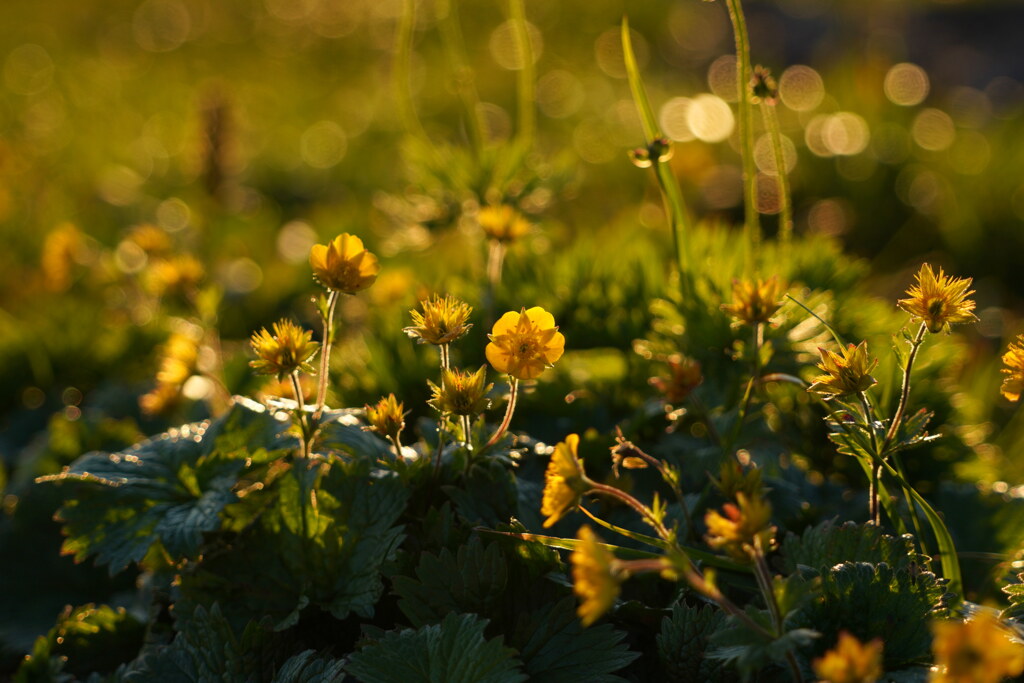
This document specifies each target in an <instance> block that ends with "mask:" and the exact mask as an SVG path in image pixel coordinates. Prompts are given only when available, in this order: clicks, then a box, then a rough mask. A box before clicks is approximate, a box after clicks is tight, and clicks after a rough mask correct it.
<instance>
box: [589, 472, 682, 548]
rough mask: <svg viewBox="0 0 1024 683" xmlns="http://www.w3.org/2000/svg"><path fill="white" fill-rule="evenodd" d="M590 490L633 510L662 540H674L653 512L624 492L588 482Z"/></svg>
mask: <svg viewBox="0 0 1024 683" xmlns="http://www.w3.org/2000/svg"><path fill="white" fill-rule="evenodd" d="M590 490H591V492H593V493H601V494H604V495H606V496H608V497H610V498H616V499H618V500H620V501H622V502H623V503H625V504H626V505H628V506H629V507H631V508H633V509H634V510H635V511H636V512H637V513H638V514H639V515H640V516H641V517H643V518H644V521H645V522H647V523H648V524H650V525H651V527H653V528H654V530H655V531H657V532H658V535H659V536H661V538H662V539H664V540H666V541H670V542H671V541H673V540H674V539H673V535H672V534H671V533H670V532H669V530H668V529H666V528H665V525H664V524H662V523H661V520H660V519H658V518H657V517H656V516H655V514H654V512H653V511H652V510H651V509H650V508H649V507H647V506H646V505H644V504H643V503H641V502H640V501H639V500H637V499H636V498H634V497H633V496H631V495H629V494H628V493H626V492H625V491H623V490H621V489H617V488H615V487H614V486H608V485H607V484H598V483H597V482H593V481H592V482H590Z"/></svg>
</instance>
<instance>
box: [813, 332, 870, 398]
mask: <svg viewBox="0 0 1024 683" xmlns="http://www.w3.org/2000/svg"><path fill="white" fill-rule="evenodd" d="M818 353H820V354H821V362H820V363H818V367H819V368H820V369H821V371H822V372H823V373H825V374H823V375H818V376H817V377H815V378H814V380H813V382H812V384H811V386H810V387H808V388H807V391H814V392H817V393H819V394H828V395H831V396H845V395H847V394H857V393H860V392H862V391H864V390H866V389H868V388H870V387H871V386H872V385H873V384H875V378H874V377H872V376H871V371H872V370H874V369H875V366H876V365H878V359H877V358H874V359H871V358H869V357H868V343H867V342H866V341H862V342H861V343H860V344H858V345H857V346H854V345H853V344H848V345H847V346H846V348H840V349H839V353H836V352H835V351H829V350H828V349H818Z"/></svg>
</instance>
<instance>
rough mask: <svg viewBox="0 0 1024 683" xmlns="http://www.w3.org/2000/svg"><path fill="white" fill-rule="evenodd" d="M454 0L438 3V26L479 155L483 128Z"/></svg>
mask: <svg viewBox="0 0 1024 683" xmlns="http://www.w3.org/2000/svg"><path fill="white" fill-rule="evenodd" d="M457 2H458V0H447V2H443V3H438V4H439V6H440V9H443V10H444V11H443V13H442V12H441V11H439V12H438V14H439V15H440V17H439V19H440V20H439V21H438V27H439V28H440V31H441V38H442V42H443V43H444V48H445V53H446V54H447V56H448V62H449V65H450V66H451V69H452V72H453V75H454V80H455V91H456V92H457V93H458V95H459V99H460V100H462V106H463V107H464V108H465V110H466V121H467V125H468V127H469V139H470V141H471V142H472V144H473V149H474V150H476V153H477V154H480V151H481V150H482V149H483V145H484V135H483V129H484V127H483V124H482V123H481V120H480V95H479V94H478V93H477V89H476V82H475V80H474V74H473V69H471V68H470V67H469V65H468V64H466V50H465V45H464V44H463V41H462V29H461V27H460V26H459V14H458V11H457V9H456V4H457Z"/></svg>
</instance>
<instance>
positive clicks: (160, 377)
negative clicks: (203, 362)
mask: <svg viewBox="0 0 1024 683" xmlns="http://www.w3.org/2000/svg"><path fill="white" fill-rule="evenodd" d="M198 358H199V345H198V344H197V340H196V338H195V337H194V336H193V335H190V334H184V333H181V332H175V333H174V334H172V335H171V336H170V338H169V339H168V340H167V344H166V346H165V347H164V355H163V358H161V359H160V369H159V370H158V371H157V373H156V381H157V382H159V383H160V384H172V385H176V386H180V385H182V384H184V383H185V380H187V379H188V378H189V377H191V376H192V373H193V372H194V371H195V367H196V360H197V359H198Z"/></svg>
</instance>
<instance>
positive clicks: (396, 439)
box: [391, 434, 402, 458]
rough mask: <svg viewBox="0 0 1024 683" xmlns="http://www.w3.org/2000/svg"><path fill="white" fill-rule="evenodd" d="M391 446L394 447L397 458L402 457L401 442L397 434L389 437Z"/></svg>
mask: <svg viewBox="0 0 1024 683" xmlns="http://www.w3.org/2000/svg"><path fill="white" fill-rule="evenodd" d="M391 445H392V446H394V447H395V455H397V456H398V457H399V458H401V457H402V441H401V439H399V437H398V434H395V435H394V436H392V437H391Z"/></svg>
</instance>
